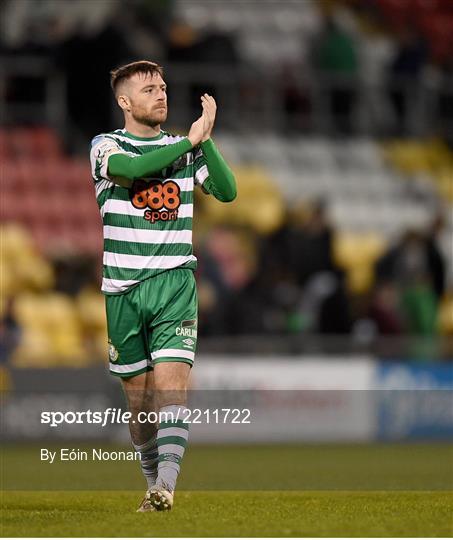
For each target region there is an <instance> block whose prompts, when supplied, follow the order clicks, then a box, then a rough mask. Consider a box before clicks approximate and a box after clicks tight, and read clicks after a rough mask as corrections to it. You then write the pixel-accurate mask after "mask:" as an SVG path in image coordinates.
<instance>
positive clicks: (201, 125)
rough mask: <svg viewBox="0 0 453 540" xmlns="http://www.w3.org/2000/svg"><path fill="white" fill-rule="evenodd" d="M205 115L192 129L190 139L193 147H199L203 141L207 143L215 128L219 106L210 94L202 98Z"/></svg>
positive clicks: (203, 114)
mask: <svg viewBox="0 0 453 540" xmlns="http://www.w3.org/2000/svg"><path fill="white" fill-rule="evenodd" d="M201 106H202V108H203V113H202V115H201V116H200V118H198V119H197V120H196V121H195V122H194V123H193V124H192V125H191V127H190V131H189V134H188V138H189V140H190V142H191V143H192V146H197V144H199V143H200V142H202V141H207V140H208V139H209V137H210V136H211V132H212V128H213V127H214V122H215V115H216V112H217V105H216V102H215V99H214V98H213V97H212V96H210V95H209V94H203V95H202V96H201Z"/></svg>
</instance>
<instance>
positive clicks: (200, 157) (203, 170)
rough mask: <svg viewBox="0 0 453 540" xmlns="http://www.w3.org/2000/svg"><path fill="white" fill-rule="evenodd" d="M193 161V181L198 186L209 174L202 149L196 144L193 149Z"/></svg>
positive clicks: (201, 184)
mask: <svg viewBox="0 0 453 540" xmlns="http://www.w3.org/2000/svg"><path fill="white" fill-rule="evenodd" d="M193 163H194V183H195V185H198V186H203V183H204V181H205V180H206V179H207V178H208V176H209V171H208V165H207V162H206V158H205V156H204V154H203V150H202V149H201V148H200V147H199V146H197V147H196V148H194V150H193Z"/></svg>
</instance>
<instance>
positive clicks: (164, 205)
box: [129, 180, 181, 223]
mask: <svg viewBox="0 0 453 540" xmlns="http://www.w3.org/2000/svg"><path fill="white" fill-rule="evenodd" d="M129 194H130V199H131V203H132V205H133V206H134V207H135V208H137V209H138V210H145V213H144V214H143V217H144V219H146V220H147V221H150V222H151V223H155V222H156V221H176V220H177V219H178V208H179V207H180V205H181V196H180V194H181V190H180V189H179V186H178V184H177V183H176V182H173V180H167V181H166V182H162V180H151V181H150V182H146V181H145V180H135V182H134V184H133V185H132V188H131V189H130V190H129Z"/></svg>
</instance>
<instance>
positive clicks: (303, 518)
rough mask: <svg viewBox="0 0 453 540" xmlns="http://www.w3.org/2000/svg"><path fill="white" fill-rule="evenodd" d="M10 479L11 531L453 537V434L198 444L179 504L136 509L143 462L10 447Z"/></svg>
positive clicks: (6, 464)
mask: <svg viewBox="0 0 453 540" xmlns="http://www.w3.org/2000/svg"><path fill="white" fill-rule="evenodd" d="M72 447H73V446H72ZM80 447H82V445H80ZM85 447H86V448H88V446H86V445H85ZM104 447H106V445H104ZM2 484H3V489H4V491H3V493H2V529H1V533H2V536H12V537H20V536H22V537H27V536H40V537H45V536H101V537H103V536H126V537H130V536H137V537H144V536H146V537H156V536H165V537H183V536H221V537H226V536H240V537H241V536H242V537H244V536H252V537H253V536H260V537H270V536H312V537H320V536H321V537H322V536H356V537H361V536H399V537H403V536H428V537H429V536H431V537H436V536H452V535H453V454H452V448H451V446H449V445H447V444H410V445H409V444H400V445H392V444H377V445H297V446H295V445H278V446H277V445H275V446H192V447H189V449H188V452H187V455H186V457H185V459H184V463H183V472H182V474H181V478H180V481H179V484H178V488H179V489H178V491H177V494H176V497H175V507H174V509H173V510H172V511H171V512H170V513H156V512H154V513H148V514H137V513H136V512H135V510H136V508H137V507H138V505H139V503H140V501H141V499H142V497H143V493H144V486H143V480H142V478H141V476H140V472H139V465H138V463H134V462H117V463H111V462H105V463H104V462H102V463H94V462H90V461H87V462H84V463H80V462H79V463H61V462H60V463H54V464H53V465H50V464H43V463H41V462H40V460H39V447H30V446H28V447H26V448H24V447H7V448H6V449H5V450H4V451H3V454H2ZM101 485H102V486H103V490H100V489H101V488H100V487H99V486H101ZM142 487H143V489H142Z"/></svg>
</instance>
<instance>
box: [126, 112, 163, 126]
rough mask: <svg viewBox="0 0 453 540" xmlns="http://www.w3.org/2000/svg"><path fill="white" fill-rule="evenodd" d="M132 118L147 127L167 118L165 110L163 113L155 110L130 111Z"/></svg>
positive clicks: (156, 124)
mask: <svg viewBox="0 0 453 540" xmlns="http://www.w3.org/2000/svg"><path fill="white" fill-rule="evenodd" d="M132 118H133V119H134V120H135V121H136V122H138V123H139V124H143V125H145V126H149V127H156V126H158V125H159V124H161V123H162V122H165V120H166V119H167V111H165V114H162V112H160V114H159V113H156V112H155V111H152V112H151V113H146V112H142V111H140V112H132Z"/></svg>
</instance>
